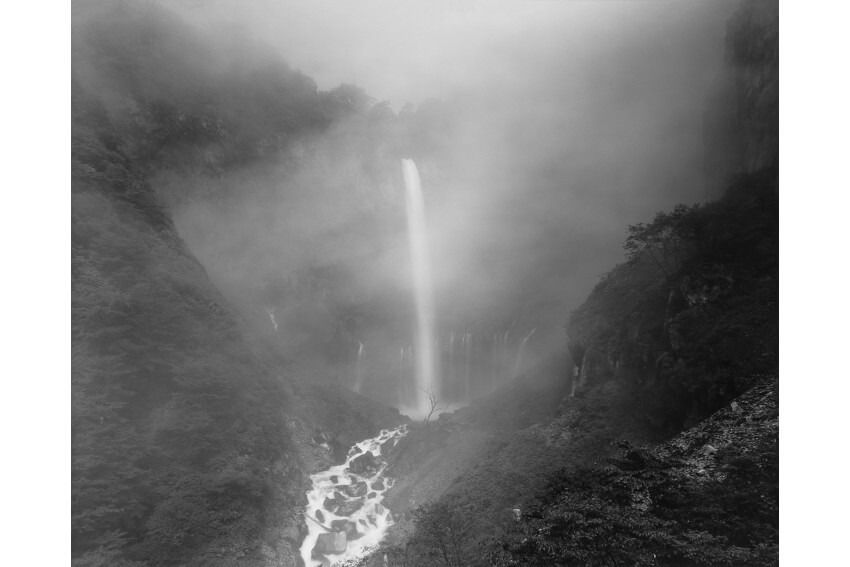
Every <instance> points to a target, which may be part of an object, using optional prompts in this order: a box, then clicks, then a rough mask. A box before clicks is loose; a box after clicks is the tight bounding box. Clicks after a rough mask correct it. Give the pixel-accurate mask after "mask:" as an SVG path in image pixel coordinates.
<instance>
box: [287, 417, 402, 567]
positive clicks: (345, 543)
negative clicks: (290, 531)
mask: <svg viewBox="0 0 850 567" xmlns="http://www.w3.org/2000/svg"><path fill="white" fill-rule="evenodd" d="M407 431H408V427H407V425H402V426H400V427H397V428H396V429H385V430H383V431H381V433H380V434H379V435H378V436H377V437H374V438H372V439H366V440H364V441H361V442H359V443H357V444H356V445H354V446H353V447H352V448H351V449H350V450H349V451H348V456H347V458H346V459H345V462H344V463H342V464H341V465H337V466H335V467H331V468H329V469H328V470H325V471H322V472H318V473H316V474H313V475H310V481H311V482H312V484H313V488H312V490H310V491H309V492H307V507H306V508H305V510H304V514H305V516H306V517H307V520H306V524H307V536H306V537H305V538H304V541H303V542H302V544H301V559H303V561H304V565H305V566H308V567H315V566H317V565H331V564H333V563H336V562H339V561H345V560H346V559H351V558H355V557H359V556H361V555H362V554H363V553H364V551H366V550H367V549H368V548H370V547H373V546H375V545H377V544H378V543H380V542H381V540H382V539H383V537H384V535H385V534H386V533H387V529H388V528H389V527H390V526H391V525H392V524H393V518H392V514H391V513H390V511H389V510H387V509H386V508H384V506H383V505H382V504H381V502H382V501H383V499H384V493H385V492H386V491H387V490H388V489H389V488H390V487H391V486H392V485H393V479H391V478H387V477H385V476H384V469H385V468H386V467H387V463H386V462H385V461H384V460H383V459H381V455H386V453H387V452H388V451H389V450H390V449H392V448H393V447H395V445H396V444H397V443H398V441H399V440H400V439H401V438H402V437H404V436H405V435H406V434H407Z"/></svg>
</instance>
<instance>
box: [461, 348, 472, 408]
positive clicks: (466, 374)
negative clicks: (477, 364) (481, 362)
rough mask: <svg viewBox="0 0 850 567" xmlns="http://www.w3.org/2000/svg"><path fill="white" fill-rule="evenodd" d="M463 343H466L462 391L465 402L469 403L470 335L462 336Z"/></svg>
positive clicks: (470, 393)
mask: <svg viewBox="0 0 850 567" xmlns="http://www.w3.org/2000/svg"><path fill="white" fill-rule="evenodd" d="M463 341H464V343H466V344H465V346H466V349H465V351H466V354H465V356H466V358H465V360H464V362H465V368H464V372H463V390H464V397H465V398H466V401H470V400H471V399H472V392H471V391H470V389H469V373H470V369H471V368H472V333H466V334H465V335H464V336H463Z"/></svg>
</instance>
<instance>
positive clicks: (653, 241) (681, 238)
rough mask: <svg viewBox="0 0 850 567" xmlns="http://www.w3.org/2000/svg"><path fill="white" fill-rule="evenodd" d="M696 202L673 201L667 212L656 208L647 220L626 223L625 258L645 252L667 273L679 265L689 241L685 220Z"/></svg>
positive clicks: (632, 258) (673, 270)
mask: <svg viewBox="0 0 850 567" xmlns="http://www.w3.org/2000/svg"><path fill="white" fill-rule="evenodd" d="M698 207H699V205H695V206H693V207H688V206H687V205H681V204H680V205H676V207H675V208H674V209H673V211H671V212H669V213H668V212H665V211H659V212H657V213H656V214H655V218H654V219H653V221H652V222H651V223H643V222H640V223H638V224H632V225H629V236H628V237H627V238H626V243H625V244H624V246H623V247H624V248H625V249H626V254H627V256H628V258H629V260H636V259H638V258H641V257H644V256H648V257H649V258H651V259H652V260H653V262H655V265H656V266H658V268H659V269H660V270H661V271H662V272H664V275H665V276H671V275H673V273H674V272H675V271H676V270H678V269H679V266H681V264H682V262H683V261H684V259H685V257H686V256H687V255H688V253H689V251H690V249H691V248H692V245H693V235H691V234H688V233H689V231H688V230H687V229H686V226H687V223H686V222H685V221H686V220H687V219H688V217H689V216H691V213H692V212H693V211H695V210H696V209H697V208H698Z"/></svg>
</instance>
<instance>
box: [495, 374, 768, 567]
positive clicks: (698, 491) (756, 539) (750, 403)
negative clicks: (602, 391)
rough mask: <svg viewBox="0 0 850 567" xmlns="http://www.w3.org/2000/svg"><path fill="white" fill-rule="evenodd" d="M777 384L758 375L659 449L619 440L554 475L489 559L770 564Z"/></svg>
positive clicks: (611, 563)
mask: <svg viewBox="0 0 850 567" xmlns="http://www.w3.org/2000/svg"><path fill="white" fill-rule="evenodd" d="M775 388H776V382H775V381H770V380H767V381H765V382H763V383H762V384H761V385H760V386H757V387H755V388H753V390H751V391H750V392H749V393H748V395H747V396H745V397H744V398H742V399H740V400H739V402H738V403H737V405H736V409H737V411H736V410H735V409H727V410H724V411H723V412H721V413H720V414H719V415H716V416H714V417H713V418H712V419H711V420H709V421H708V422H706V423H705V424H702V425H701V426H700V427H698V428H695V430H693V431H689V432H688V433H687V434H685V435H682V436H680V437H678V438H676V439H674V440H673V441H671V442H670V443H667V444H665V445H662V446H660V447H658V448H645V447H636V446H632V445H630V444H629V443H623V444H622V447H623V450H622V455H621V456H620V457H619V458H617V459H609V460H608V462H607V463H605V464H601V465H599V466H597V467H593V468H584V469H581V470H578V471H566V470H564V471H561V472H560V473H559V474H557V475H554V476H553V477H552V479H551V481H550V483H549V486H548V487H547V488H546V490H544V491H542V492H541V493H540V494H539V495H538V504H537V505H536V506H534V507H532V508H531V509H529V510H528V511H527V512H526V513H524V514H523V517H522V520H521V521H519V522H517V524H516V525H515V526H514V527H513V528H512V529H511V530H509V531H508V532H507V533H506V534H505V535H504V536H502V537H501V538H497V539H495V540H493V542H492V546H491V547H490V549H489V552H488V554H489V558H490V561H491V564H492V565H498V566H509V565H564V566H568V565H599V566H616V565H647V566H649V565H712V566H715V565H716V566H719V565H765V566H766V565H776V563H777V560H778V542H779V539H778V538H779V536H778V527H779V460H778V435H777V421H776V417H777V405H776V402H777V397H776V390H775ZM741 406H743V407H744V408H746V409H742V408H741ZM712 444H714V445H716V447H715V446H714V445H712Z"/></svg>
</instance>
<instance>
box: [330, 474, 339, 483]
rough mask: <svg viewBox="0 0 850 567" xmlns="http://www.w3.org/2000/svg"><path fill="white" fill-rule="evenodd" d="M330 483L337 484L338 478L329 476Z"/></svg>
mask: <svg viewBox="0 0 850 567" xmlns="http://www.w3.org/2000/svg"><path fill="white" fill-rule="evenodd" d="M331 482H332V483H334V484H337V483H338V482H339V477H338V476H337V475H333V476H331Z"/></svg>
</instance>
